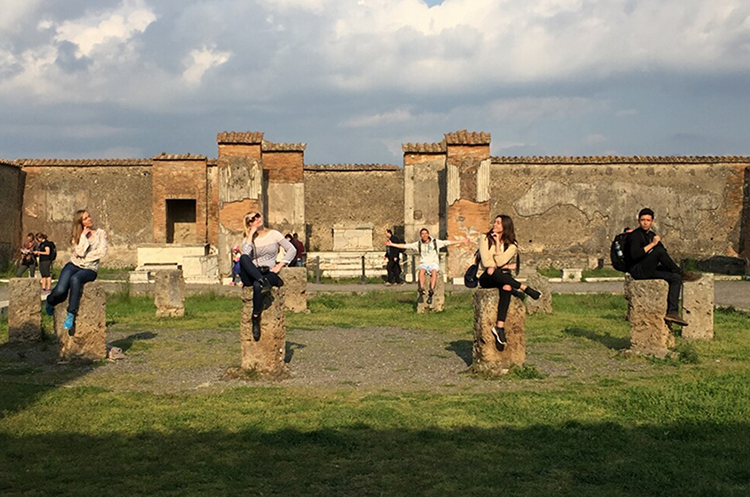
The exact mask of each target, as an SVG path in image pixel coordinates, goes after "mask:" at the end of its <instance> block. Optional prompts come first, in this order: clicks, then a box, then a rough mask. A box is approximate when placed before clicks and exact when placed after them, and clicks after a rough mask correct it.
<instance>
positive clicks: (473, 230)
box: [445, 130, 490, 278]
mask: <svg viewBox="0 0 750 497" xmlns="http://www.w3.org/2000/svg"><path fill="white" fill-rule="evenodd" d="M445 143H446V147H447V166H446V201H447V206H448V208H447V238H448V239H449V240H458V239H461V238H463V237H466V236H468V237H469V239H470V240H471V241H472V243H471V244H469V245H467V246H463V245H462V246H454V247H450V248H449V250H448V253H449V257H448V277H449V278H461V277H462V276H463V274H464V271H465V270H466V268H467V267H468V266H469V265H470V264H472V262H473V257H474V252H475V251H476V249H477V246H476V243H477V241H478V240H479V235H480V234H481V233H484V232H486V231H487V230H488V229H489V220H490V202H489V179H490V134H489V133H470V132H468V131H466V130H463V131H458V132H455V133H448V134H446V135H445Z"/></svg>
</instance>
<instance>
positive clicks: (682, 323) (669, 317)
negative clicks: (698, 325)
mask: <svg viewBox="0 0 750 497" xmlns="http://www.w3.org/2000/svg"><path fill="white" fill-rule="evenodd" d="M664 321H667V322H669V323H674V324H676V325H678V326H687V325H688V322H687V321H685V320H684V319H682V318H681V317H680V316H678V315H677V314H673V313H669V314H667V315H666V316H664Z"/></svg>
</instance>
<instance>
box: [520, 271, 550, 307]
mask: <svg viewBox="0 0 750 497" xmlns="http://www.w3.org/2000/svg"><path fill="white" fill-rule="evenodd" d="M526 285H527V286H530V287H531V288H534V289H535V290H539V291H540V292H542V296H541V297H539V299H538V300H534V299H532V298H529V297H527V298H526V312H527V313H528V314H537V313H538V314H550V313H551V312H552V289H551V288H550V286H549V278H546V277H545V276H542V275H541V274H539V273H537V272H536V271H534V272H533V273H532V274H531V275H530V276H529V277H528V278H527V279H526Z"/></svg>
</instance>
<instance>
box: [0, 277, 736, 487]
mask: <svg viewBox="0 0 750 497" xmlns="http://www.w3.org/2000/svg"><path fill="white" fill-rule="evenodd" d="M412 298H413V296H412V295H407V294H398V293H387V292H381V293H373V294H367V295H365V296H351V295H325V296H319V297H317V298H314V299H312V300H311V301H310V309H311V313H309V314H304V315H290V316H289V317H288V326H289V327H290V328H302V327H305V328H309V329H314V330H321V332H324V329H325V328H326V327H329V326H335V327H352V328H354V327H365V326H366V327H369V326H382V325H388V326H401V327H404V328H414V329H423V330H433V331H436V332H437V333H438V334H440V335H444V336H445V339H446V340H453V339H455V340H458V339H462V340H467V339H470V335H468V333H469V332H468V331H467V330H470V327H471V324H470V323H471V295H470V294H469V293H458V294H454V295H449V296H448V298H447V302H446V311H445V312H444V313H442V314H428V315H424V316H416V315H415V314H414V312H413V309H412V305H413V304H412ZM553 305H554V313H553V314H551V315H532V316H528V318H527V343H528V345H529V351H532V350H534V351H537V352H535V353H536V354H538V355H540V356H542V355H544V354H549V357H550V358H552V359H553V361H551V362H553V363H554V364H558V365H559V364H564V365H567V364H569V363H571V364H579V365H580V364H582V362H583V360H584V359H583V356H584V355H585V354H588V353H591V352H592V351H593V352H597V353H599V354H600V356H601V357H604V358H607V359H608V360H609V361H610V362H612V361H614V363H616V364H619V365H620V368H619V369H613V370H611V371H608V372H604V373H597V374H598V375H599V376H589V377H587V379H586V380H580V379H566V378H565V377H560V376H559V375H558V376H555V375H548V373H547V372H546V371H545V370H544V367H543V366H541V365H539V364H541V363H539V364H536V365H535V364H529V365H527V366H524V367H522V368H513V370H512V377H509V378H508V381H497V382H491V384H492V385H495V386H496V387H497V389H496V390H494V391H491V392H489V393H487V392H485V393H472V392H468V391H467V392H462V391H456V392H453V393H447V394H446V393H434V392H431V391H429V389H426V390H425V391H423V392H407V393H405V392H398V391H390V390H387V389H383V390H382V391H367V390H359V389H358V388H357V384H356V382H353V381H351V380H350V379H348V378H344V377H342V378H341V380H340V385H341V390H336V389H325V390H323V389H321V390H315V389H304V390H303V389H294V388H289V387H283V386H274V387H261V386H248V387H237V388H227V389H226V390H224V391H221V392H214V393H210V394H205V393H199V392H187V393H182V394H169V395H165V394H163V395H157V394H153V393H149V392H147V391H146V392H119V391H115V390H112V389H109V388H106V387H83V386H66V385H65V381H64V378H69V377H70V375H72V374H86V372H87V371H88V369H74V368H66V367H60V366H55V365H42V366H39V367H31V366H29V365H28V364H26V363H25V362H24V361H23V360H20V359H18V358H16V357H15V356H12V355H11V354H9V353H8V351H9V350H10V349H8V348H7V347H8V346H6V345H0V493H2V494H3V495H8V496H13V495H45V494H55V495H77V496H78V495H83V496H86V495H103V494H106V495H120V494H122V495H134V494H136V495H334V496H335V495H389V496H390V495H435V496H443V495H462V496H463V495H466V496H474V495H476V496H488V495H522V496H524V495H528V496H538V495H565V496H580V495H595V496H651V495H680V496H714V495H722V496H723V495H726V496H745V495H748V494H749V493H750V466H749V465H748V464H747V461H748V460H750V333H748V329H749V328H750V317H748V315H746V314H744V313H741V312H737V311H735V310H733V309H727V310H717V312H716V338H715V339H714V340H713V341H711V342H691V343H687V342H684V341H682V340H678V351H679V353H680V358H681V359H680V360H677V361H671V362H669V361H662V362H650V361H647V360H641V359H637V358H636V359H627V358H622V357H620V355H619V354H618V352H617V351H618V350H619V349H621V348H625V347H627V346H628V344H627V340H628V333H629V332H628V325H627V323H626V322H625V321H624V319H623V316H624V313H625V305H624V300H623V299H622V297H618V296H611V295H555V296H554V299H553ZM186 309H187V311H188V312H187V314H186V316H185V317H184V318H178V319H171V320H162V319H157V318H155V317H154V316H153V314H154V311H155V309H154V307H153V303H152V302H151V301H150V300H148V299H142V298H137V297H130V296H127V294H126V293H121V294H120V295H115V296H112V297H110V299H109V301H108V307H107V314H108V319H109V320H110V321H111V326H112V327H114V328H116V329H118V330H130V329H133V330H136V329H138V330H141V331H142V330H150V331H158V330H162V329H169V330H173V331H175V332H176V331H178V330H181V329H183V330H201V329H206V328H207V327H209V328H210V329H220V330H236V329H237V321H238V316H239V311H240V302H239V299H237V298H233V299H229V298H222V297H217V296H215V295H214V296H211V295H209V296H202V297H189V298H188V300H187V302H186ZM233 332H234V331H233ZM6 340H7V324H6V323H5V322H3V323H2V324H0V343H4V342H5V341H6ZM148 345H149V343H148V342H138V341H136V342H134V343H133V347H145V348H144V349H142V350H147V348H148ZM183 346H185V347H190V346H191V344H190V343H184V344H183ZM195 346H196V347H197V346H198V345H195ZM13 350H16V349H13ZM24 350H27V349H24ZM28 350H31V348H29V349H28ZM137 351H138V349H133V352H137ZM363 353H368V352H367V351H363ZM369 353H377V351H376V350H373V351H369ZM135 355H136V354H134V356H135ZM683 356H684V357H685V359H684V360H682V357H683ZM597 357H599V356H597ZM537 359H538V357H534V356H533V355H532V354H531V352H527V360H529V362H532V363H533V361H534V360H537ZM554 359H557V361H554ZM561 359H564V360H561ZM589 366H592V365H591V364H588V365H587V367H589ZM293 369H294V368H293ZM50 371H51V372H50ZM55 371H58V372H55ZM329 371H330V372H331V373H335V370H334V369H333V368H331V369H329ZM65 375H67V376H65ZM509 376H511V375H509Z"/></svg>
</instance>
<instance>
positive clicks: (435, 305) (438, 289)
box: [417, 272, 445, 314]
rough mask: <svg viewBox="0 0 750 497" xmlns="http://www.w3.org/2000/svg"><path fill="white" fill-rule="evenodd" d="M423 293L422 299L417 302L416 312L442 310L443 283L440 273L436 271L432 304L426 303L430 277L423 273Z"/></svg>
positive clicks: (443, 303) (443, 305)
mask: <svg viewBox="0 0 750 497" xmlns="http://www.w3.org/2000/svg"><path fill="white" fill-rule="evenodd" d="M424 286H425V293H424V301H423V302H420V303H417V314H427V313H428V312H443V308H444V307H445V283H444V282H443V275H442V273H440V272H438V275H437V281H436V282H435V294H434V295H433V296H432V304H428V303H427V297H428V296H429V293H428V292H429V290H428V289H429V288H430V277H429V275H427V274H425V282H424Z"/></svg>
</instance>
